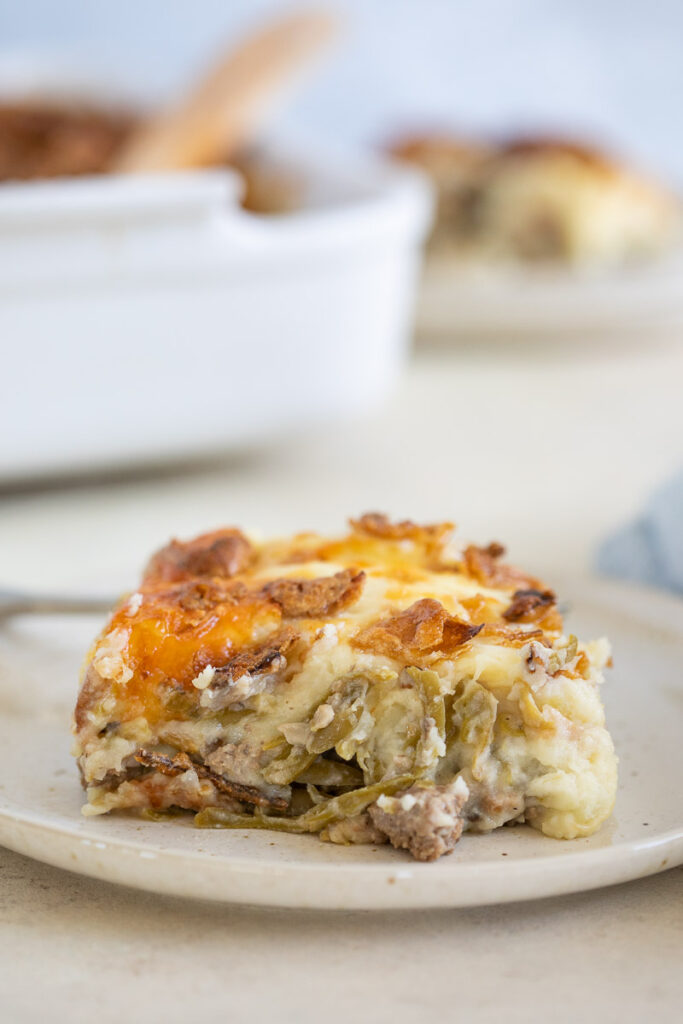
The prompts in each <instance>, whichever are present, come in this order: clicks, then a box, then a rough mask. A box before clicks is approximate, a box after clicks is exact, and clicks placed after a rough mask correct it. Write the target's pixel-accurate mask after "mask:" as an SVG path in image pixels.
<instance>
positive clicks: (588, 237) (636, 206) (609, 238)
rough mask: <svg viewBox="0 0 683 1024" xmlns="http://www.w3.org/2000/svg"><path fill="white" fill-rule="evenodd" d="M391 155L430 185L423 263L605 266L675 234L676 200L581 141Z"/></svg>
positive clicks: (411, 148)
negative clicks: (432, 216)
mask: <svg viewBox="0 0 683 1024" xmlns="http://www.w3.org/2000/svg"><path fill="white" fill-rule="evenodd" d="M392 152H393V154H394V155H395V156H397V157H398V158H399V159H401V160H404V161H407V162H409V163H412V164H415V165H417V166H418V167H420V168H421V169H422V170H424V171H426V173H427V174H428V175H429V176H430V177H431V178H432V180H433V182H434V184H435V186H436V191H437V215H436V222H435V225H434V229H433V231H432V236H431V238H430V240H429V247H428V255H429V257H430V259H431V260H432V261H435V260H436V261H442V262H443V261H449V262H450V261H452V260H453V259H459V260H462V259H465V260H467V261H471V260H475V261H478V260H484V261H485V262H487V261H494V262H497V261H503V262H510V261H511V262H513V263H516V262H522V263H536V264H568V265H572V266H575V267H608V266H615V265H619V264H622V263H627V262H630V261H633V260H638V259H640V258H642V257H647V256H652V255H654V254H657V253H658V252H661V251H664V250H665V249H667V248H668V247H670V246H671V245H672V244H673V243H674V241H675V240H676V239H677V238H678V237H679V234H680V203H679V201H678V199H677V198H675V197H674V196H672V195H670V194H669V193H668V192H667V191H666V190H665V189H664V187H663V186H660V185H659V184H658V183H656V182H654V181H650V180H648V179H647V178H646V177H645V176H644V175H641V174H639V173H638V172H636V171H635V170H634V169H632V168H631V167H630V166H628V165H627V164H625V163H622V162H620V161H618V160H615V159H612V158H610V157H608V156H607V155H606V154H605V153H602V152H600V151H599V150H597V149H594V148H591V147H589V146H585V145H583V144H577V143H575V142H572V141H568V140H563V139H542V138H529V139H517V140H513V141H511V142H509V143H505V144H488V145H486V144H483V143H478V142H477V143H468V142H465V141H462V140H456V139H451V138H448V137H438V136H435V137H429V136H427V137H423V138H420V137H418V138H413V139H407V140H405V141H404V142H403V143H402V144H400V145H397V146H395V147H394V149H393V150H392Z"/></svg>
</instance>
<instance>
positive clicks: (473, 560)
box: [463, 541, 536, 587]
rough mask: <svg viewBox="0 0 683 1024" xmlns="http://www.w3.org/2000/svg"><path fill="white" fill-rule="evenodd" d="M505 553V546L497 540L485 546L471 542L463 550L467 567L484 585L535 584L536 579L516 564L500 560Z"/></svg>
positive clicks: (470, 573) (471, 574)
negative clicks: (477, 545)
mask: <svg viewBox="0 0 683 1024" xmlns="http://www.w3.org/2000/svg"><path fill="white" fill-rule="evenodd" d="M504 554H505V548H504V547H503V545H502V544H499V543H498V542H497V541H493V542H492V543H491V544H489V545H488V547H485V548H478V547H476V546H475V545H474V544H470V545H469V546H468V547H466V548H465V551H464V552H463V557H464V559H465V569H466V570H467V572H468V573H469V575H470V576H472V577H474V579H475V580H477V581H478V582H479V583H482V584H483V585H484V586H490V587H505V586H511V585H513V584H515V583H528V584H529V586H533V585H534V584H535V583H536V580H534V579H532V578H531V577H530V576H527V575H526V574H525V573H523V572H522V570H521V569H517V568H516V567H515V566H514V565H506V564H505V563H504V562H500V561H499V559H500V558H502V556H503V555H504Z"/></svg>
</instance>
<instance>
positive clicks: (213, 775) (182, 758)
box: [135, 750, 288, 811]
mask: <svg viewBox="0 0 683 1024" xmlns="http://www.w3.org/2000/svg"><path fill="white" fill-rule="evenodd" d="M135 760H136V761H137V762H138V763H139V764H142V765H144V766H145V767H146V768H153V769H154V770H155V771H157V772H159V773H160V774H161V775H169V776H173V775H182V774H183V772H188V771H195V772H196V773H197V775H198V776H199V778H200V779H207V780H208V781H209V782H212V783H213V785H214V786H215V787H216V789H217V790H218V791H219V792H220V793H225V794H226V795H227V796H231V797H232V798H233V799H234V800H240V801H241V802H242V803H246V804H255V805H256V806H257V807H274V808H277V810H280V811H285V810H287V807H288V803H287V801H286V800H285V799H284V798H283V797H279V796H273V797H269V796H266V794H265V793H262V792H261V791H260V790H258V789H256V788H255V787H254V786H245V785H244V784H243V783H241V782H232V781H231V780H230V779H226V778H225V776H224V775H219V774H218V772H214V771H211V769H210V768H207V766H206V765H205V764H203V763H202V762H201V761H199V762H197V761H193V760H192V759H191V758H190V757H188V755H187V754H185V753H182V752H181V753H179V754H175V756H174V757H167V756H166V755H165V754H155V753H153V752H152V751H149V750H138V752H137V754H136V755H135Z"/></svg>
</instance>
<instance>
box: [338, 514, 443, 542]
mask: <svg viewBox="0 0 683 1024" xmlns="http://www.w3.org/2000/svg"><path fill="white" fill-rule="evenodd" d="M349 524H350V526H351V529H352V530H354V531H355V532H356V533H363V534H366V535H367V536H369V537H380V538H382V539H383V540H429V541H435V540H442V539H443V538H444V537H445V536H446V535H448V534H449V533H451V532H452V530H453V528H454V527H453V523H447V522H445V523H430V524H428V525H426V526H418V524H417V523H414V522H413V521H412V520H411V519H402V520H400V522H393V523H392V521H391V520H390V519H389V516H387V515H385V514H384V513H383V512H365V513H364V514H363V515H362V516H360V518H358V519H349Z"/></svg>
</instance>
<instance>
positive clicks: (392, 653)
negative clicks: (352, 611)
mask: <svg viewBox="0 0 683 1024" xmlns="http://www.w3.org/2000/svg"><path fill="white" fill-rule="evenodd" d="M481 629H482V626H472V625H470V623H467V622H461V621H460V619H457V618H455V616H453V615H449V614H448V612H447V611H446V609H445V608H444V606H443V605H442V604H441V602H440V601H435V600H434V599H433V598H427V597H426V598H422V599H421V600H419V601H415V603H414V604H411V606H410V607H409V608H406V610H405V611H403V612H399V613H398V614H397V615H392V616H391V617H390V618H388V619H383V620H382V621H380V622H376V623H374V624H373V625H372V626H369V627H368V628H367V629H365V630H363V631H362V632H361V633H359V634H358V636H356V637H354V640H353V645H354V647H359V648H360V649H361V650H365V651H372V652H373V653H376V654H385V655H387V656H388V657H390V658H397V659H401V660H411V659H413V660H414V659H419V658H422V657H424V656H425V655H427V654H433V653H435V652H437V651H438V652H439V653H440V654H444V655H449V654H453V652H454V651H455V650H457V648H458V647H462V646H463V644H466V643H467V642H468V641H469V640H472V639H473V637H475V636H476V635H477V633H479V632H480V630H481Z"/></svg>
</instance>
